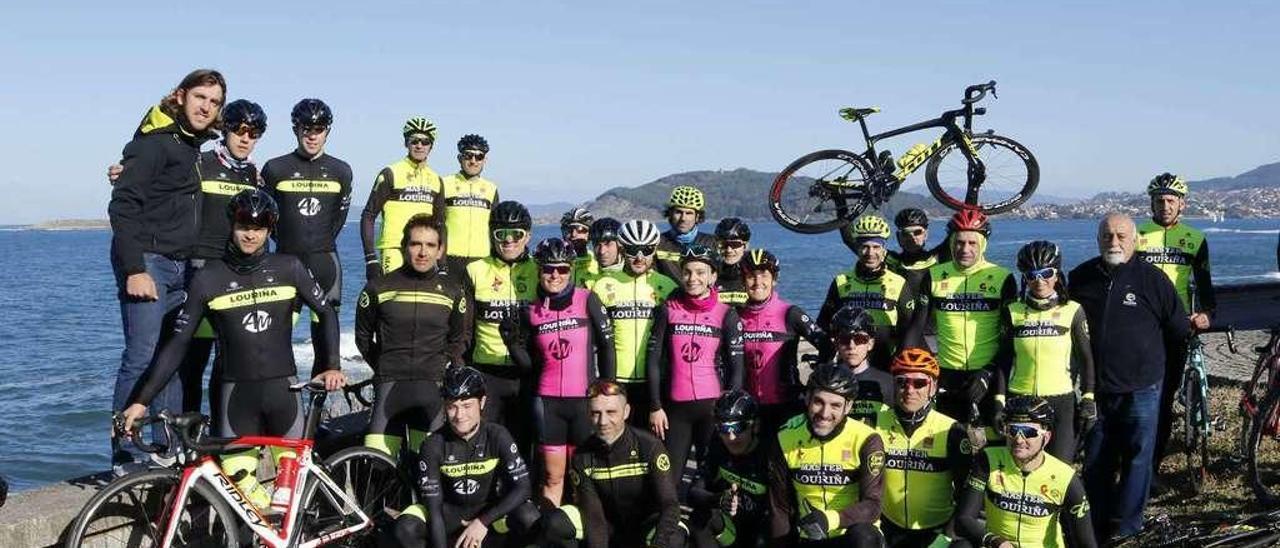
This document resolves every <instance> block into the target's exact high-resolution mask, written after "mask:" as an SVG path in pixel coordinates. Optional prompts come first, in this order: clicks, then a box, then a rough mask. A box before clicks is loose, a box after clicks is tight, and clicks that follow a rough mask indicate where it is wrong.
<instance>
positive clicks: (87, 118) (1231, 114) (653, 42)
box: [0, 0, 1280, 224]
mask: <svg viewBox="0 0 1280 548" xmlns="http://www.w3.org/2000/svg"><path fill="white" fill-rule="evenodd" d="M4 12H5V13H4V16H3V17H2V18H0V128H4V130H3V131H0V158H2V159H3V161H4V168H3V170H0V187H3V190H4V194H5V196H7V198H8V199H6V200H2V201H0V224H18V223H31V222H38V221H41V220H47V219H53V218H105V216H106V206H107V202H108V200H109V198H110V187H109V186H108V185H107V184H106V182H105V178H104V173H105V170H106V166H107V165H109V164H111V163H112V162H114V161H115V160H116V159H118V158H119V154H120V150H121V148H122V147H123V146H124V144H125V143H126V142H127V141H128V140H129V138H130V137H131V136H132V134H133V131H134V129H135V128H136V127H137V123H138V121H139V120H140V119H141V117H142V115H143V113H144V112H145V111H146V109H147V108H148V107H149V106H151V105H152V104H154V103H156V102H157V101H158V100H159V99H160V98H161V96H163V95H164V94H165V93H166V92H168V91H169V90H170V89H172V88H173V86H174V85H176V84H177V82H178V81H179V80H180V79H181V78H182V76H183V75H184V74H186V73H187V72H188V71H190V70H191V69H193V68H197V67H213V68H217V69H219V70H220V71H222V72H223V73H224V74H225V75H226V77H227V80H228V84H229V93H228V99H237V98H247V99H250V100H253V101H255V102H258V103H259V104H261V105H262V106H263V107H264V108H265V109H266V111H267V114H268V118H269V129H268V131H267V134H266V135H265V136H264V137H263V139H262V140H261V142H260V143H259V145H258V150H257V151H256V152H255V154H254V158H255V160H257V161H258V162H259V163H260V164H261V163H262V162H265V161H266V160H267V159H269V158H271V157H274V156H278V155H281V154H285V153H287V152H288V151H289V150H291V149H292V148H293V147H294V146H295V143H294V140H293V136H292V134H291V133H290V130H289V123H288V116H289V110H290V108H291V107H292V105H293V104H294V103H295V102H297V101H298V100H299V99H301V98H303V97H319V98H321V99H324V100H325V101H326V102H328V103H329V104H330V105H331V106H332V107H333V109H334V110H335V119H336V121H335V125H334V129H333V133H332V136H331V138H330V141H329V146H328V152H329V153H331V154H332V155H334V156H337V157H339V158H342V159H344V160H346V161H348V162H349V163H350V164H351V165H352V167H353V169H354V171H355V174H356V183H355V191H354V198H353V202H354V203H353V209H357V210H358V209H359V208H360V207H362V206H363V203H364V201H365V199H366V196H367V194H368V192H369V188H370V185H371V183H372V180H373V178H374V176H375V175H376V173H377V172H378V170H379V169H381V168H382V167H383V166H385V165H387V164H388V163H390V162H392V161H395V160H396V159H397V158H399V157H400V156H402V155H403V154H404V149H403V142H402V141H401V137H400V133H399V131H400V127H401V126H402V125H403V123H404V120H405V119H406V118H408V117H410V116H413V115H424V116H427V117H428V118H430V119H432V120H433V121H435V122H436V124H437V125H438V126H439V127H440V128H441V129H440V131H441V133H440V136H439V139H438V141H437V145H438V146H437V148H436V150H435V151H434V152H433V154H432V156H431V159H430V161H431V164H432V165H433V166H434V167H435V168H436V169H437V170H438V171H441V172H442V173H448V172H452V171H454V170H456V169H457V163H456V160H455V158H454V154H455V151H454V148H453V144H454V143H456V142H457V139H458V138H459V137H460V136H462V135H463V134H466V133H479V134H482V135H484V136H485V137H486V138H488V140H489V142H490V144H491V146H492V152H491V153H490V157H489V162H488V168H487V170H486V172H485V173H486V176H488V177H489V178H491V179H492V180H494V181H496V182H497V183H498V185H499V188H500V190H501V193H502V195H503V197H504V198H511V199H516V200H521V201H524V202H526V203H533V204H537V203H548V202H554V201H566V202H574V203H578V202H585V201H588V200H590V199H592V198H594V197H595V196H596V195H598V194H600V193H601V192H603V191H605V190H607V189H609V188H613V187H616V186H636V185H640V184H644V183H646V182H649V181H652V180H654V179H657V178H660V177H663V176H665V175H669V174H672V173H678V172H683V171H692V170H704V169H734V168H738V167H746V168H750V169H756V170H761V171H778V170H780V169H781V168H782V167H784V166H786V165H787V164H788V163H789V162H791V160H793V159H795V158H796V157H799V156H800V155H802V154H804V153H807V152H809V151H812V150H815V149H819V148H849V149H854V150H861V149H862V147H863V144H862V142H861V136H860V135H859V133H858V130H857V127H856V126H854V125H850V124H848V123H846V122H844V121H842V120H841V119H840V118H839V117H838V116H837V115H836V111H837V110H838V109H839V108H840V107H842V106H878V107H880V108H882V109H883V112H882V113H881V114H877V115H875V116H873V117H872V118H871V120H870V123H871V125H872V127H873V129H879V130H883V129H889V128H892V127H897V126H901V125H905V124H908V123H912V122H916V121H921V120H924V119H928V118H932V117H935V116H937V115H938V114H939V113H941V112H942V110H944V109H951V108H956V107H957V106H958V104H959V99H960V98H961V97H962V91H963V89H964V87H965V86H966V85H969V84H973V83H978V82H985V81H987V80H992V79H994V80H996V81H998V82H999V86H998V89H999V99H997V100H994V101H992V100H990V99H988V101H987V102H986V103H985V106H986V107H987V108H988V115H987V116H985V117H984V118H980V119H979V121H978V122H977V123H976V125H975V127H976V128H982V129H988V128H990V129H995V130H996V131H997V132H998V133H1000V134H1003V135H1006V136H1009V137H1012V138H1014V139H1016V140H1018V141H1019V142H1021V143H1023V144H1024V145H1027V146H1028V147H1029V148H1031V149H1032V150H1033V151H1034V152H1035V154H1036V156H1037V158H1038V160H1039V162H1040V166H1041V183H1040V192H1041V193H1045V194H1053V195H1059V196H1087V195H1092V194H1093V193H1095V192H1099V191H1103V190H1135V191H1136V190H1140V189H1141V188H1143V186H1144V185H1145V184H1146V181H1147V180H1149V179H1150V178H1151V176H1152V175H1154V174H1155V173H1158V172H1162V171H1173V172H1177V173H1180V174H1182V175H1184V176H1186V177H1188V178H1190V179H1192V180H1195V179H1203V178H1208V177H1216V176H1228V175H1235V174H1238V173H1241V172H1243V171H1247V170H1248V169H1251V168H1253V167H1256V166H1258V165H1261V164H1265V163H1271V162H1275V161H1280V146H1278V145H1280V131H1277V128H1278V127H1280V110H1278V109H1277V108H1276V105H1277V104H1278V103H1280V101H1277V99H1278V98H1280V91H1278V90H1280V71H1276V70H1275V67H1276V66H1277V65H1276V62H1275V60H1274V55H1275V53H1276V52H1277V51H1280V32H1277V30H1278V29H1277V26H1278V24H1280V17H1278V15H1280V4H1277V3H1275V2H1229V1H1223V2H1170V1H1162V2H1157V1H1126V2H1071V3H1060V2H945V3H942V2H939V3H934V2H927V1H925V2H911V3H903V2H883V3H881V2H869V1H856V2H852V1H848V0H844V1H837V2H803V1H794V0H793V1H788V2H753V1H747V0H739V1H733V2H715V1H705V2H688V1H681V2H629V3H619V2H528V1H525V2H505V1H488V2H448V3H442V2H329V1H316V2H308V3H292V2H256V3H240V2H233V1H228V2H218V3H208V4H187V3H175V2H168V3H155V2H123V3H121V2H115V3H110V2H96V1H95V2H83V1H69V2H55V3H49V2H22V3H16V5H9V6H6V7H5V10H4ZM934 137H935V135H934V134H924V133H921V134H916V135H914V136H910V137H904V138H902V140H894V141H889V142H887V145H888V148H890V149H891V150H894V151H895V152H901V151H903V150H906V149H907V148H908V147H909V146H910V145H911V144H913V143H914V142H917V141H931V140H933V138H934ZM915 177H917V178H919V177H921V175H920V174H917V175H915ZM761 199H764V196H763V195H762V196H761Z"/></svg>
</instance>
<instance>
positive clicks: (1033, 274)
mask: <svg viewBox="0 0 1280 548" xmlns="http://www.w3.org/2000/svg"><path fill="white" fill-rule="evenodd" d="M1022 275H1023V276H1024V277H1026V278H1027V279H1028V280H1048V279H1050V278H1053V277H1054V276H1057V275H1058V269H1056V268H1054V267H1052V266H1051V267H1048V268H1037V269H1035V270H1028V271H1026V272H1024V273H1023V274H1022Z"/></svg>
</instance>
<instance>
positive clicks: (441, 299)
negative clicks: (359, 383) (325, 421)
mask: <svg viewBox="0 0 1280 548" xmlns="http://www.w3.org/2000/svg"><path fill="white" fill-rule="evenodd" d="M472 308H474V307H473V306H472V304H471V297H470V296H469V295H468V292H467V291H466V289H465V288H464V286H463V283H462V282H461V281H460V280H459V279H458V276H456V275H453V274H446V273H444V272H441V271H439V270H437V269H432V270H430V271H429V272H426V273H419V272H417V271H415V270H414V269H413V267H412V266H410V265H408V264H406V265H404V266H401V267H400V268H398V269H396V270H393V271H391V272H389V273H387V274H386V275H385V276H380V277H377V278H374V279H372V280H369V283H368V284H366V285H365V286H364V290H363V291H361V292H360V297H359V299H357V303H356V327H355V335H356V347H357V348H359V349H360V354H361V355H362V356H364V360H365V362H367V363H368V364H369V367H371V368H373V373H374V376H376V377H378V378H379V379H380V380H386V379H390V380H421V379H426V380H431V381H439V380H440V379H441V378H442V377H443V375H444V368H445V366H447V365H448V364H450V363H453V364H459V365H460V364H462V363H463V354H464V353H465V352H466V350H467V345H468V344H470V338H471V324H472V316H471V310H472Z"/></svg>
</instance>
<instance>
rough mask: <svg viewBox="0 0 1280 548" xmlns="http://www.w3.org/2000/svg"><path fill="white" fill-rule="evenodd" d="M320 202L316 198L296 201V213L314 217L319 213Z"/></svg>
mask: <svg viewBox="0 0 1280 548" xmlns="http://www.w3.org/2000/svg"><path fill="white" fill-rule="evenodd" d="M320 209H321V207H320V200H319V199H318V198H303V199H301V200H298V213H301V214H302V215H303V216H306V217H314V216H316V215H318V214H319V213H320Z"/></svg>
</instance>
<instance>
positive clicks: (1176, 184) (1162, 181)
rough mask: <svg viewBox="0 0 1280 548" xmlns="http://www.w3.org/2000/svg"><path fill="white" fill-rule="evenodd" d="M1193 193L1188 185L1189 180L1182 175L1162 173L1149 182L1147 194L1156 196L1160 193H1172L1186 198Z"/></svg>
mask: <svg viewBox="0 0 1280 548" xmlns="http://www.w3.org/2000/svg"><path fill="white" fill-rule="evenodd" d="M1190 193H1191V189H1190V188H1189V187H1187V182H1186V181H1184V180H1182V177H1179V176H1177V175H1174V174H1172V173H1161V174H1159V175H1156V176H1155V178H1154V179H1151V182H1150V183H1148V184H1147V194H1148V195H1150V196H1156V195H1160V194H1172V195H1174V196H1177V197H1179V198H1186V197H1187V194H1190Z"/></svg>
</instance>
